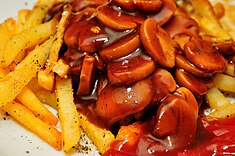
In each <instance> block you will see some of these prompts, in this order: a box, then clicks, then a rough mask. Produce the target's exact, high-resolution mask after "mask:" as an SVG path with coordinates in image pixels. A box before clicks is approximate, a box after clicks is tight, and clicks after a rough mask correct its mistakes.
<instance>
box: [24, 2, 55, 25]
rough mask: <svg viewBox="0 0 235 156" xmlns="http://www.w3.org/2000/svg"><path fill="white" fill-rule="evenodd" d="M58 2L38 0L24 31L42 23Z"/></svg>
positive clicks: (27, 19)
mask: <svg viewBox="0 0 235 156" xmlns="http://www.w3.org/2000/svg"><path fill="white" fill-rule="evenodd" d="M55 2H56V0H38V1H37V3H36V4H35V5H34V7H33V9H32V10H31V12H30V13H29V15H28V16H27V18H26V22H25V25H24V28H23V29H29V28H31V27H34V26H36V25H39V24H41V23H42V21H43V19H44V18H45V17H46V14H47V13H48V11H49V9H50V8H52V6H53V5H54V4H55Z"/></svg>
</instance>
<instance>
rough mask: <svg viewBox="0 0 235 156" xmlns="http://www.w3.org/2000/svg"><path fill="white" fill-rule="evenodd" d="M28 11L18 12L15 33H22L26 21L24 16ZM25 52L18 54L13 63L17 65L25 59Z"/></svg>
mask: <svg viewBox="0 0 235 156" xmlns="http://www.w3.org/2000/svg"><path fill="white" fill-rule="evenodd" d="M29 12H30V10H28V9H22V10H19V11H18V16H17V25H16V32H15V33H20V32H21V31H23V29H24V28H23V27H24V25H25V21H26V16H27V15H28V14H29ZM25 55H26V52H25V51H22V52H20V53H19V54H18V55H17V56H16V58H15V59H14V62H15V63H16V64H17V63H19V62H20V61H22V60H23V59H24V58H25Z"/></svg>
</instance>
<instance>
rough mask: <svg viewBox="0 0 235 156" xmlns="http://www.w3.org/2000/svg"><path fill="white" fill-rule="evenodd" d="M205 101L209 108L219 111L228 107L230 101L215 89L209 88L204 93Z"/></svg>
mask: <svg viewBox="0 0 235 156" xmlns="http://www.w3.org/2000/svg"><path fill="white" fill-rule="evenodd" d="M206 100H207V101H208V104H209V105H210V107H211V108H213V109H216V111H217V110H221V109H222V108H221V107H224V106H227V105H230V104H231V103H230V101H229V100H228V99H227V98H226V97H225V96H224V95H223V94H222V93H221V92H220V90H219V89H218V88H217V87H212V88H210V89H209V90H208V91H207V93H206Z"/></svg>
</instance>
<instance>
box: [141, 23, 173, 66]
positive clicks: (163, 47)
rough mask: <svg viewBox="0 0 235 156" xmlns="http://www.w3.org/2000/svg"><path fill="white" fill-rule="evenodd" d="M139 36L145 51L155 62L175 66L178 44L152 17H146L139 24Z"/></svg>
mask: <svg viewBox="0 0 235 156" xmlns="http://www.w3.org/2000/svg"><path fill="white" fill-rule="evenodd" d="M140 38H141V41H142V43H143V45H144V47H145V49H146V51H147V52H148V53H149V55H150V56H152V57H153V58H154V59H155V61H156V62H157V63H159V64H160V65H161V66H163V67H167V68H172V67H174V66H175V51H176V49H177V48H178V45H177V43H176V42H175V41H174V40H173V39H172V38H171V37H170V36H169V35H168V34H167V32H166V31H165V30H163V29H162V28H161V27H160V26H159V25H158V24H157V22H156V21H155V20H154V19H152V18H148V19H146V20H145V22H144V23H143V24H142V25H141V27H140Z"/></svg>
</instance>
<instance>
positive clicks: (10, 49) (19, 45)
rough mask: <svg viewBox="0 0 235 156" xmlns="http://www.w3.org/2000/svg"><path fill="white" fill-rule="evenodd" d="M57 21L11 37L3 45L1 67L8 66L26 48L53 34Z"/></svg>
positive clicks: (54, 20)
mask: <svg viewBox="0 0 235 156" xmlns="http://www.w3.org/2000/svg"><path fill="white" fill-rule="evenodd" d="M56 23H57V20H56V19H53V20H51V21H49V22H47V23H44V24H41V25H39V26H36V27H33V28H30V29H28V30H25V31H22V32H21V33H18V34H16V35H14V36H12V37H11V39H10V40H8V41H7V43H6V44H5V48H4V52H3V61H4V62H3V65H4V66H8V65H9V64H10V63H11V62H12V61H13V60H14V59H15V57H16V56H17V55H18V54H19V53H20V52H22V51H24V50H26V49H27V48H32V47H34V46H36V45H38V44H40V43H42V42H43V41H45V40H46V39H48V38H49V37H50V36H51V35H53V34H54V32H55V29H56Z"/></svg>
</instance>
